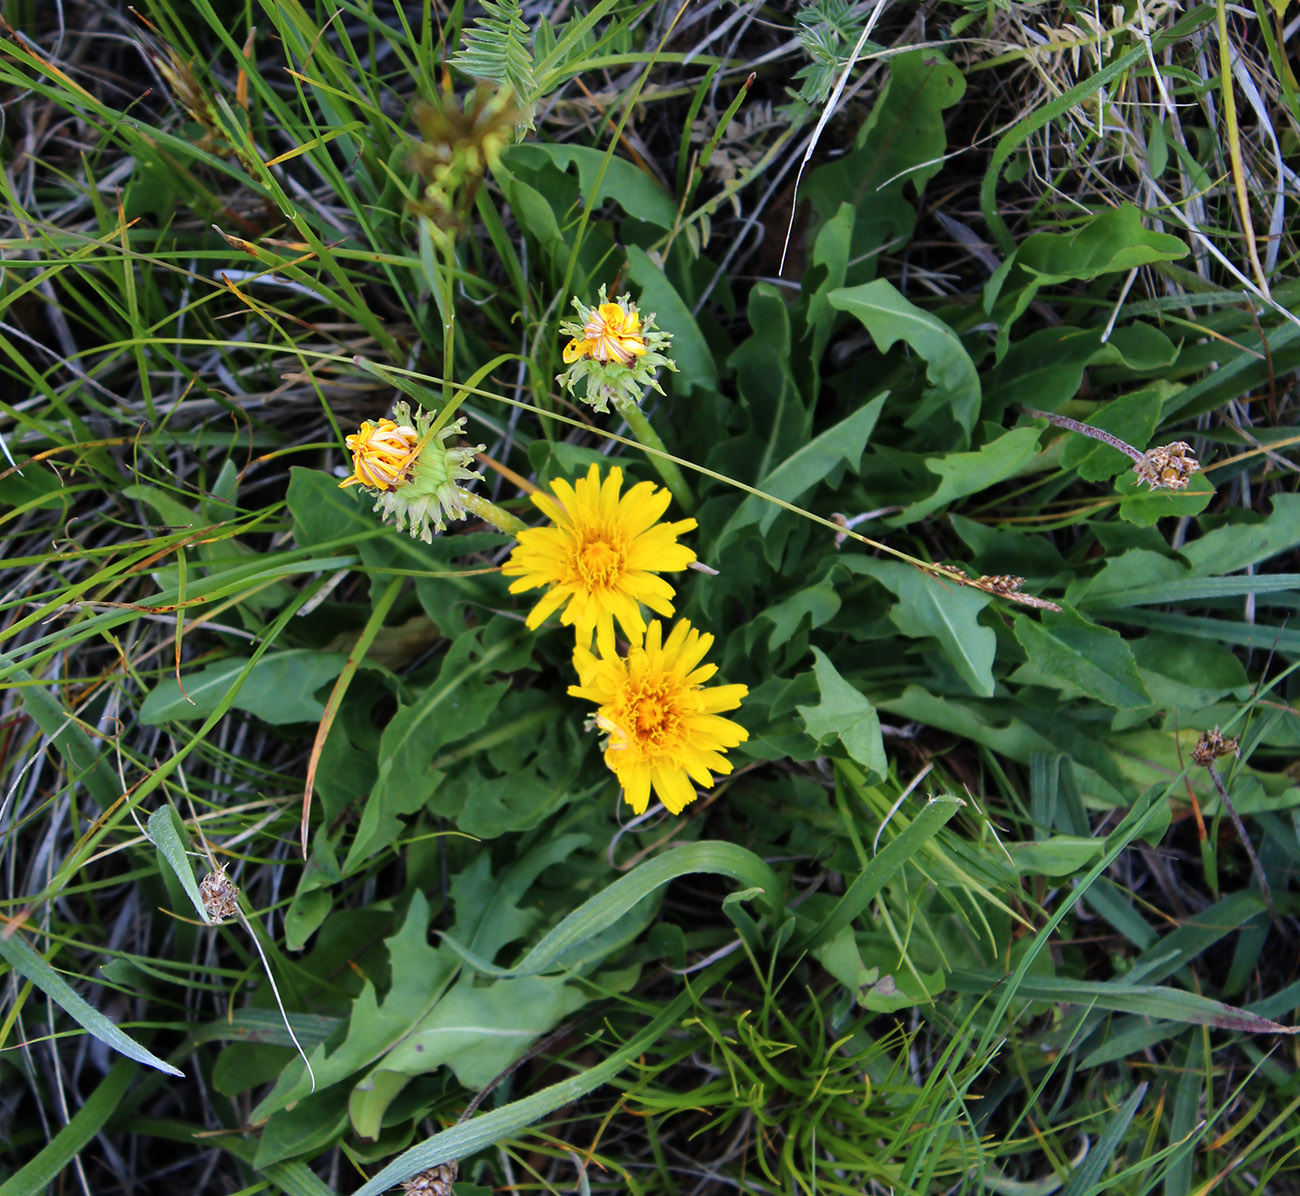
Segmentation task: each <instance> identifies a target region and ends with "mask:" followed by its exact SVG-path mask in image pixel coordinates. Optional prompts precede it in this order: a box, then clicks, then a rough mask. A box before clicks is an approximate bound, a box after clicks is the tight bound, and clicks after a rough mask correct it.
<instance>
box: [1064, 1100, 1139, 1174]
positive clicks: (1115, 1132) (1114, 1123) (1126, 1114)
mask: <svg viewBox="0 0 1300 1196" xmlns="http://www.w3.org/2000/svg"><path fill="white" fill-rule="evenodd" d="M1147 1087H1148V1085H1147V1084H1146V1083H1142V1084H1139V1085H1138V1086H1137V1087H1136V1088H1134V1089H1133V1091H1132V1092H1131V1093H1129V1098H1128V1100H1126V1101H1125V1102H1124V1103H1123V1104H1122V1105H1121V1106H1120V1107H1119V1109H1118V1110H1117V1111H1116V1113H1115V1116H1114V1117H1112V1118H1111V1120H1110V1124H1109V1125H1108V1126H1107V1127H1106V1130H1105V1133H1103V1134H1102V1136H1101V1137H1100V1138H1099V1139H1098V1140H1097V1145H1096V1146H1094V1147H1093V1148H1092V1150H1090V1151H1089V1152H1088V1157H1087V1158H1086V1159H1085V1160H1084V1161H1083V1162H1082V1163H1081V1164H1080V1165H1079V1166H1078V1168H1076V1170H1075V1172H1074V1174H1073V1175H1072V1176H1071V1177H1070V1182H1069V1183H1068V1184H1067V1185H1066V1187H1065V1190H1064V1191H1063V1192H1062V1193H1061V1196H1092V1194H1093V1193H1095V1192H1101V1191H1104V1190H1105V1189H1104V1188H1102V1187H1100V1186H1099V1184H1100V1183H1101V1177H1102V1172H1104V1171H1105V1170H1106V1168H1107V1166H1108V1165H1109V1164H1110V1161H1111V1159H1112V1158H1114V1157H1115V1151H1116V1150H1117V1149H1118V1147H1119V1144H1120V1143H1121V1142H1122V1141H1123V1140H1124V1136H1125V1135H1126V1134H1127V1133H1128V1130H1129V1123H1130V1122H1131V1121H1132V1120H1133V1115H1134V1114H1135V1113H1136V1112H1137V1109H1138V1105H1140V1104H1141V1103H1142V1098H1143V1097H1145V1096H1146V1094H1147Z"/></svg>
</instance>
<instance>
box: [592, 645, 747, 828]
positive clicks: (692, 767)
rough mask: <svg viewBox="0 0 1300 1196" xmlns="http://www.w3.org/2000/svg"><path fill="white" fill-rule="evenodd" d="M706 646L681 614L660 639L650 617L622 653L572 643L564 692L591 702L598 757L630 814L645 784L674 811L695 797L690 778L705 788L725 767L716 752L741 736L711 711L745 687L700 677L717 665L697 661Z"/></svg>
mask: <svg viewBox="0 0 1300 1196" xmlns="http://www.w3.org/2000/svg"><path fill="white" fill-rule="evenodd" d="M712 646H713V636H711V635H708V634H707V633H703V632H700V631H697V630H696V629H695V628H693V627H692V626H691V625H690V623H689V622H688V621H687V620H685V619H682V620H681V621H680V622H678V623H676V624H675V625H674V626H673V629H672V631H670V632H669V633H668V638H667V640H665V639H664V638H663V624H661V623H660V622H659V620H658V619H656V620H654V621H653V622H652V623H651V624H650V626H649V628H648V629H647V631H646V634H645V637H644V640H641V639H639V638H638V640H636V641H635V642H634V643H633V644H632V646H631V647H630V648H629V649H628V652H627V655H626V656H619V655H617V654H616V653H615V652H614V650H613V646H612V645H608V646H607V647H605V648H598V652H599V655H597V654H595V653H592V652H591V651H590V649H587V648H584V647H582V646H581V645H579V646H578V647H577V648H576V649H575V650H574V653H573V665H574V668H575V669H577V672H578V684H577V685H571V686H570V687H569V693H571V694H572V695H573V696H574V697H577V698H586V699H587V700H588V701H589V702H594V703H595V704H596V707H597V709H596V725H597V726H598V727H600V729H601V730H602V731H604V732H605V733H606V734H607V735H608V736H609V739H608V741H607V743H606V746H605V764H606V765H607V766H608V767H609V769H610V771H611V772H613V773H614V775H615V776H616V777H617V778H618V782H619V784H620V785H621V786H622V787H623V797H624V800H625V801H626V802H627V803H628V805H630V806H631V807H632V809H633V810H634V811H635V812H636V813H637V814H644V813H645V811H646V808H647V807H648V806H649V804H650V791H651V790H652V789H653V790H654V793H655V796H656V797H658V799H659V800H660V801H661V802H663V804H664V805H665V806H666V807H667V809H668V810H669V811H670V812H672V813H673V814H680V813H681V812H682V810H683V809H685V808H686V806H688V805H689V804H690V803H691V802H693V801H694V800H695V798H696V791H695V786H696V785H700V786H702V787H703V788H705V789H708V788H711V787H712V785H713V782H714V774H715V773H717V774H720V775H725V774H727V773H729V772H731V768H732V765H731V761H729V760H728V759H727V758H726V756H724V755H723V752H725V751H726V750H727V749H728V748H733V747H735V746H736V745H737V744H740V743H744V742H745V740H747V739H748V738H749V732H748V731H746V730H745V728H744V727H742V726H741V725H740V724H739V723H737V722H733V721H732V720H731V719H729V718H722V717H721V715H720V713H719V712H720V711H723V710H734V709H735V708H736V707H737V706H739V705H740V701H741V699H742V698H743V697H744V696H745V695H746V694H747V693H748V692H749V690H748V689H747V688H746V687H745V686H743V685H714V686H705V684H704V683H705V682H706V681H707V680H708V679H709V678H710V677H712V676H713V674H714V673H716V672H717V665H712V664H701V663H700V662H701V661H702V660H703V659H704V657H705V655H706V653H707V652H708V650H709V648H711V647H712Z"/></svg>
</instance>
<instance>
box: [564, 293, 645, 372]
mask: <svg viewBox="0 0 1300 1196" xmlns="http://www.w3.org/2000/svg"><path fill="white" fill-rule="evenodd" d="M645 353H646V344H645V337H644V336H642V335H641V316H640V315H639V314H638V313H637V311H636V309H635V308H632V309H631V310H629V309H628V308H626V307H624V306H623V304H622V303H602V304H601V305H600V306H599V307H597V308H596V309H595V310H594V311H593V312H592V313H591V315H590V317H589V318H588V320H587V322H586V323H585V324H584V325H583V326H582V339H579V338H578V337H576V336H575V337H574V338H573V340H571V341H570V342H569V343H568V344H567V345H565V346H564V361H565V364H566V365H567V364H569V363H570V362H574V361H577V360H578V358H580V357H592V358H595V360H596V361H617V362H618V363H619V364H620V365H627V364H628V362H630V361H631V360H632V358H634V357H644V356H645Z"/></svg>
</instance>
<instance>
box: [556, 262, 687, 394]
mask: <svg viewBox="0 0 1300 1196" xmlns="http://www.w3.org/2000/svg"><path fill="white" fill-rule="evenodd" d="M573 306H574V307H575V308H576V309H577V312H578V318H577V319H576V320H565V321H563V322H562V323H561V324H560V332H561V333H563V334H564V335H565V336H568V337H569V338H570V340H569V343H568V344H567V345H565V346H564V352H563V357H564V364H565V365H567V366H568V367H569V368H568V369H567V370H565V371H564V373H562V374H559V375H557V377H556V379H555V380H556V382H558V383H559V384H560V385H561V386H563V387H564V389H565V390H567V391H568V392H569V393H570V394H573V395H576V396H577V397H579V398H581V399H582V400H583V401H584V402H586V403H590V404H591V406H592V407H593V408H595V410H597V411H608V410H609V403H610V402H611V401H614V402H616V403H618V402H623V403H639V402H640V401H641V394H642V392H643V391H644V390H645V388H646V387H647V386H652V387H654V389H655V390H657V391H659V393H660V394H663V387H661V386H660V385H659V383H658V382H656V381H655V375H656V374H657V373H658V372H659V367H660V366H665V367H667V368H668V369H670V370H676V369H677V366H676V365H675V364H674V363H673V362H672V361H671V360H670V359H669V358H667V357H665V356H664V354H663V352H662V351H661V350H664V349H666V348H668V345H669V343H670V342H671V341H672V339H673V338H672V337H671V336H670V335H669V334H668V333H667V332H663V331H661V330H659V329H657V328H655V326H654V323H655V318H654V315H653V314H650V315H646V316H643V315H642V314H641V313H640V312H639V311H637V308H636V304H634V303H633V302H632V296H631V295H621V296H619V298H618V299H615V300H613V301H612V302H611V301H610V300H609V299H607V298H606V297H605V288H604V287H601V288H600V301H599V302H598V303H597V304H596V306H595V307H588V306H587V305H586V304H585V303H583V302H581V301H580V300H578V299H574V301H573ZM584 381H585V382H586V384H587V390H586V394H585V395H578V384H579V383H580V382H584Z"/></svg>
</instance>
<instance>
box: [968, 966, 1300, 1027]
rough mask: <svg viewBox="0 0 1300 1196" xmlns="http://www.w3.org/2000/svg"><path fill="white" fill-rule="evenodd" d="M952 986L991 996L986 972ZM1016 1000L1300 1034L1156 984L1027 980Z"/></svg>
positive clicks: (970, 975)
mask: <svg viewBox="0 0 1300 1196" xmlns="http://www.w3.org/2000/svg"><path fill="white" fill-rule="evenodd" d="M950 982H951V985H952V987H953V988H955V989H957V990H958V991H960V992H966V993H986V992H988V991H989V977H988V976H987V975H985V974H984V973H982V972H969V971H964V970H960V969H958V970H955V971H954V972H953V973H952V975H951V977H950ZM1015 995H1016V996H1017V997H1020V998H1023V999H1026V1000H1033V1001H1058V1002H1060V1003H1062V1004H1066V1005H1092V1006H1095V1007H1096V1008H1098V1009H1110V1010H1114V1011H1115V1012H1117V1013H1139V1014H1141V1015H1143V1016H1144V1017H1151V1018H1156V1019H1160V1020H1164V1021H1175V1022H1184V1023H1186V1024H1187V1025H1190V1026H1213V1027H1214V1028H1215V1029H1217V1030H1241V1031H1244V1032H1245V1033H1247V1034H1300V1027H1295V1026H1283V1025H1281V1024H1280V1023H1278V1022H1274V1021H1269V1019H1268V1018H1266V1017H1260V1016H1259V1015H1258V1014H1256V1013H1251V1012H1250V1011H1249V1010H1247V1009H1237V1008H1234V1007H1233V1006H1231V1005H1225V1004H1223V1002H1222V1001H1213V1000H1211V999H1210V998H1209V997H1202V996H1200V995H1198V994H1197V993H1190V992H1184V991H1183V990H1182V989H1178V988H1166V987H1164V986H1162V985H1158V984H1120V983H1116V982H1113V981H1101V980H1069V979H1065V978H1059V979H1058V978H1055V977H1047V976H1023V977H1021V978H1020V980H1019V982H1018V983H1017V984H1016V986H1015Z"/></svg>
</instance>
